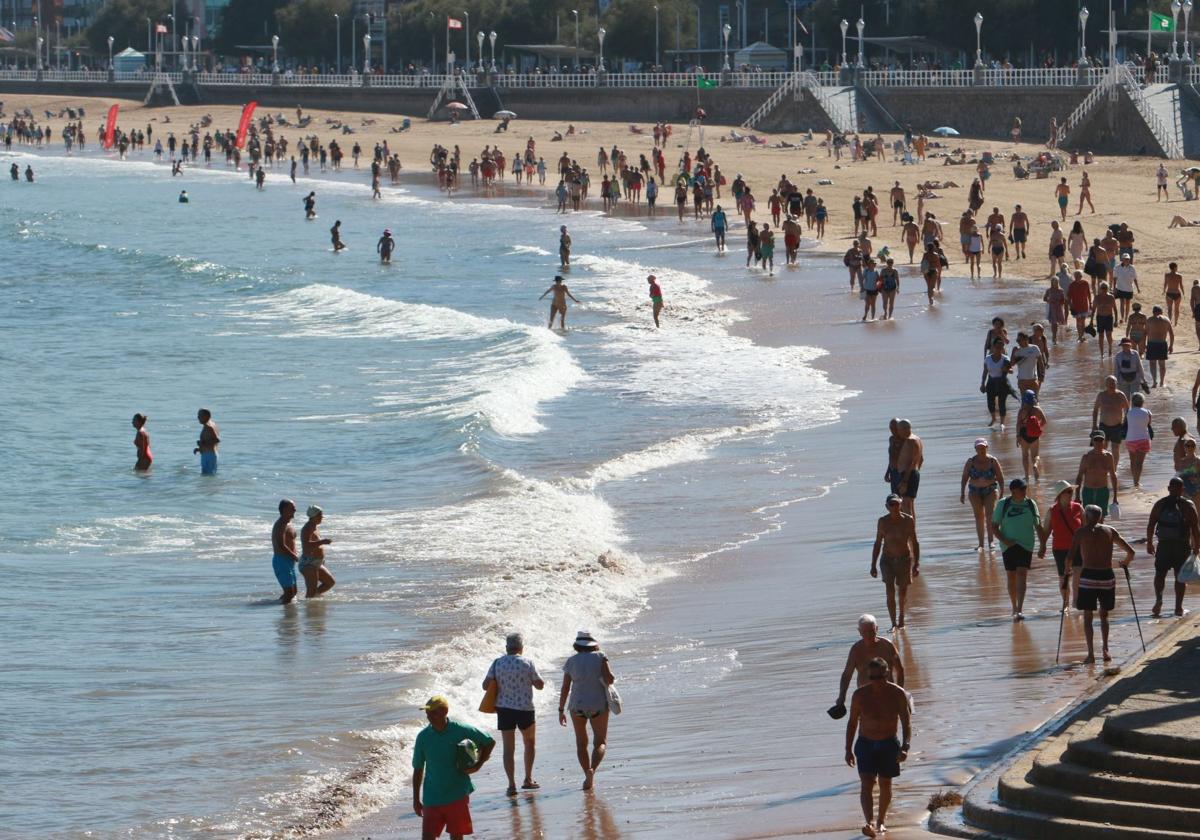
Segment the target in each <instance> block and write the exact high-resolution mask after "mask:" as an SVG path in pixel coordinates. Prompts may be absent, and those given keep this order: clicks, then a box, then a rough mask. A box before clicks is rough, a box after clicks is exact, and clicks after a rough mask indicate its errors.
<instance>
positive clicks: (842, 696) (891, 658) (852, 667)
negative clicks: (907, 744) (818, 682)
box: [833, 613, 904, 717]
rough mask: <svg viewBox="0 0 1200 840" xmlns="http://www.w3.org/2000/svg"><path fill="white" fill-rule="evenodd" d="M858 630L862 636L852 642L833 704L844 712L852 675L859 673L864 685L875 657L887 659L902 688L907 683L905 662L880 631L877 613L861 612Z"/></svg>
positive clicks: (893, 678) (857, 681) (892, 676)
mask: <svg viewBox="0 0 1200 840" xmlns="http://www.w3.org/2000/svg"><path fill="white" fill-rule="evenodd" d="M858 633H859V635H860V636H862V638H861V639H859V640H858V641H857V642H855V643H854V644H853V645H851V646H850V654H849V655H848V656H847V657H846V667H845V668H843V669H842V681H841V684H840V685H839V686H838V696H837V702H835V703H834V704H833V705H834V707H835V708H841V710H842V713H845V707H846V692H847V691H849V689H850V679H851V678H852V677H857V680H856V682H855V686H856V687H857V688H861V687H862V686H863V685H865V684H866V683H867V681H868V677H867V666H868V665H869V664H870V663H871V661H872V660H874V659H882V660H883V661H884V662H886V663H887V665H888V669H889V672H890V674H891V678H892V681H893V682H894V683H896V685H898V686H900V687H901V688H903V687H904V665H903V664H902V663H901V662H900V654H899V653H897V651H896V646H895V645H894V644H892V643H891V641H890V640H888V639H885V638H883V637H882V636H880V635H879V623H878V622H877V621H876V620H875V616H873V615H871V614H869V613H867V614H865V615H861V616H859V618H858ZM839 717H840V715H839Z"/></svg>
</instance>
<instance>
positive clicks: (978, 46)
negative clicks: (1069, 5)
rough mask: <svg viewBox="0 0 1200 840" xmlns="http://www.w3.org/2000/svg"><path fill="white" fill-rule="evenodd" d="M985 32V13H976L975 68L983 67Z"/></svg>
mask: <svg viewBox="0 0 1200 840" xmlns="http://www.w3.org/2000/svg"><path fill="white" fill-rule="evenodd" d="M1084 14H1086V12H1085V13H1084ZM982 32H983V12H976V13H975V68H976V69H979V68H980V67H982V66H983V45H982V41H981V40H980V37H981V33H982Z"/></svg>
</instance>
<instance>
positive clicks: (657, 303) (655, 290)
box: [646, 274, 663, 328]
mask: <svg viewBox="0 0 1200 840" xmlns="http://www.w3.org/2000/svg"><path fill="white" fill-rule="evenodd" d="M646 282H647V283H649V284H650V305H651V306H652V307H653V311H654V326H655V327H656V328H657V327H658V326H660V324H659V323H658V316H659V313H661V312H662V309H663V293H662V289H660V288H659V287H658V278H657V277H655V276H654V275H653V274H651V275H650V276H649V277H647V278H646Z"/></svg>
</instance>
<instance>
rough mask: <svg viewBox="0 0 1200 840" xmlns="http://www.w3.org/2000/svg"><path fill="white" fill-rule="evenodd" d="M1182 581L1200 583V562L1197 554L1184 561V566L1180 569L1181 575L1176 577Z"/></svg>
mask: <svg viewBox="0 0 1200 840" xmlns="http://www.w3.org/2000/svg"><path fill="white" fill-rule="evenodd" d="M1176 580H1178V581H1179V582H1180V583H1200V563H1198V562H1197V561H1196V555H1195V554H1193V555H1191V556H1189V557H1188V559H1187V560H1185V561H1184V563H1183V566H1181V567H1180V569H1179V576H1178V577H1177V578H1176Z"/></svg>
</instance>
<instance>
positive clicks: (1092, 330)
mask: <svg viewBox="0 0 1200 840" xmlns="http://www.w3.org/2000/svg"><path fill="white" fill-rule="evenodd" d="M1083 331H1084V332H1085V333H1087V334H1088V335H1090V336H1091V337H1092V338H1095V337H1096V323H1095V319H1094V318H1093V319H1092V320H1090V321H1088V322H1087V326H1086V327H1084V328H1083Z"/></svg>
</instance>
